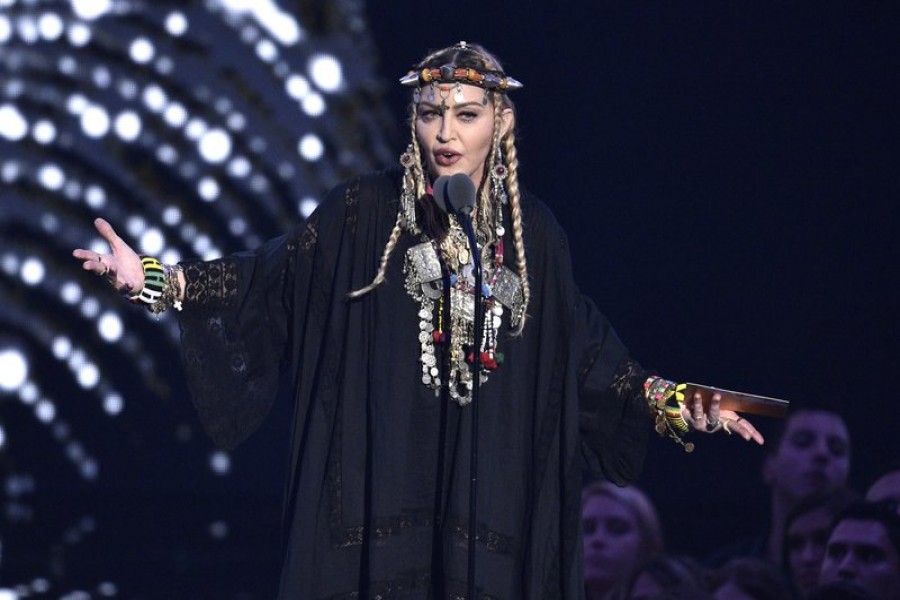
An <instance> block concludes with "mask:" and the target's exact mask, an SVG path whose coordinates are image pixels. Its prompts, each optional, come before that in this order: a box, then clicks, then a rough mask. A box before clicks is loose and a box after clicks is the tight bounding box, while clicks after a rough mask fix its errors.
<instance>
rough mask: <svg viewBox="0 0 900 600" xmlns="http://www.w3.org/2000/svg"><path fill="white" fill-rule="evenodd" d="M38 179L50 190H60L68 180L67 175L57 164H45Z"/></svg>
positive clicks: (39, 172)
mask: <svg viewBox="0 0 900 600" xmlns="http://www.w3.org/2000/svg"><path fill="white" fill-rule="evenodd" d="M38 181H40V182H41V185H42V186H44V187H45V188H47V189H48V190H54V191H55V190H59V189H60V188H61V187H62V186H63V184H64V183H65V182H66V177H65V175H64V174H63V172H62V169H60V168H59V167H58V166H57V165H54V164H49V165H44V166H43V167H41V168H40V170H39V171H38Z"/></svg>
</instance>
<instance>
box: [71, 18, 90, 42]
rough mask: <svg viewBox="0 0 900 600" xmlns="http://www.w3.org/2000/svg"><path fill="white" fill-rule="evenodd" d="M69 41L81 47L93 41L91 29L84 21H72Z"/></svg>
mask: <svg viewBox="0 0 900 600" xmlns="http://www.w3.org/2000/svg"><path fill="white" fill-rule="evenodd" d="M68 37H69V43H70V44H72V45H73V46H76V47H81V46H84V45H85V44H87V43H88V42H89V41H91V29H90V27H88V26H87V25H85V24H84V23H72V24H71V25H69V33H68Z"/></svg>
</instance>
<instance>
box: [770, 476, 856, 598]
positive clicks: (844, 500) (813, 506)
mask: <svg viewBox="0 0 900 600" xmlns="http://www.w3.org/2000/svg"><path fill="white" fill-rule="evenodd" d="M857 500H858V496H857V494H856V493H854V492H852V491H850V490H847V489H840V490H837V491H835V492H833V493H831V494H820V495H816V496H811V497H809V498H806V499H805V500H802V501H801V502H800V503H799V504H797V506H795V507H794V509H793V510H792V511H791V512H790V514H788V517H787V521H786V522H785V529H784V531H785V535H784V552H783V558H784V564H783V566H784V572H785V574H786V575H787V576H788V579H789V580H790V583H791V585H792V586H793V588H794V592H795V594H796V595H797V596H798V597H799V598H806V597H807V596H808V595H809V593H810V592H811V591H812V590H813V588H815V587H816V585H817V584H818V582H819V572H820V571H821V570H822V559H823V558H824V557H825V547H826V546H827V545H828V535H829V534H830V533H831V526H832V523H833V522H834V519H835V517H837V515H838V514H840V513H841V512H842V511H843V510H844V509H846V508H847V507H848V506H850V505H851V504H853V503H854V502H856V501H857Z"/></svg>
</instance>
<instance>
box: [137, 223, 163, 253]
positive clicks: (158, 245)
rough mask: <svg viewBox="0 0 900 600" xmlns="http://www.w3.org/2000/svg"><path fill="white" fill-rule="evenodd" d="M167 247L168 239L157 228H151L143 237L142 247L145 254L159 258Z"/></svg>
mask: <svg viewBox="0 0 900 600" xmlns="http://www.w3.org/2000/svg"><path fill="white" fill-rule="evenodd" d="M165 245H166V237H165V236H164V235H163V233H162V231H160V230H159V229H157V228H156V227H150V228H149V229H147V230H146V231H145V232H144V233H143V235H141V241H140V247H141V250H143V253H144V254H149V255H151V256H158V255H159V253H160V252H162V250H163V248H164V247H165Z"/></svg>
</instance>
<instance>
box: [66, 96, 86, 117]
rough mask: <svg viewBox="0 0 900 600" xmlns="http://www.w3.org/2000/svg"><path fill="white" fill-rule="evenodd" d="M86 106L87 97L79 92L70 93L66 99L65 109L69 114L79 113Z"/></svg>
mask: <svg viewBox="0 0 900 600" xmlns="http://www.w3.org/2000/svg"><path fill="white" fill-rule="evenodd" d="M87 107H88V101H87V98H85V97H84V96H82V95H81V94H72V95H71V96H69V98H68V99H67V100H66V110H67V111H69V113H70V114H73V115H80V114H81V113H83V112H84V109H86V108H87Z"/></svg>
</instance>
